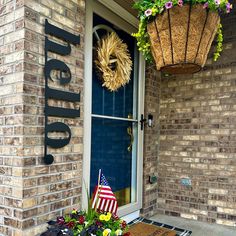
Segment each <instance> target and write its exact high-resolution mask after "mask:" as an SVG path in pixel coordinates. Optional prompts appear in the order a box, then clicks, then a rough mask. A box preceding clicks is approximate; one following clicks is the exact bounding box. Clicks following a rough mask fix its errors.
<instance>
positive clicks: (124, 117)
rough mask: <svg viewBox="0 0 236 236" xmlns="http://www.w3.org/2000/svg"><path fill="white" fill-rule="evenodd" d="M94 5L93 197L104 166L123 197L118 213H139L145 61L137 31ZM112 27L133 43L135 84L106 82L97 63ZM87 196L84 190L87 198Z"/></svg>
mask: <svg viewBox="0 0 236 236" xmlns="http://www.w3.org/2000/svg"><path fill="white" fill-rule="evenodd" d="M88 3H89V4H88V8H87V12H86V22H87V23H86V34H87V36H86V37H85V40H86V41H85V43H87V47H86V48H85V55H86V58H85V68H87V69H85V79H88V80H87V81H85V98H84V99H85V106H86V99H87V100H90V101H91V107H90V105H89V106H88V107H85V118H84V119H85V120H84V122H85V125H84V126H85V134H84V135H85V138H84V142H85V144H84V146H85V151H84V157H85V158H84V160H83V165H84V167H83V171H84V174H83V176H84V179H85V184H86V185H87V186H89V192H90V196H91V195H92V193H93V191H94V188H95V186H96V185H97V182H98V173H99V169H102V172H103V174H104V175H105V177H106V179H107V181H108V183H109V185H110V187H111V188H112V190H113V192H114V193H115V195H116V198H117V200H118V215H119V216H127V215H129V214H131V213H133V212H137V211H138V210H139V209H140V208H141V204H142V203H141V199H142V152H143V150H142V143H143V131H142V130H141V129H140V122H139V120H140V117H141V115H140V113H142V111H143V87H144V85H143V78H142V77H144V76H143V74H144V63H143V59H142V57H141V56H140V55H139V53H138V51H137V48H136V43H135V40H134V38H133V37H132V36H131V33H132V32H135V31H136V29H135V28H134V27H133V26H131V25H130V24H129V23H127V21H124V20H123V19H122V18H120V17H119V16H117V15H115V14H114V13H113V12H112V11H110V10H108V9H107V8H106V7H105V6H103V5H102V4H100V3H98V2H97V1H93V0H88ZM111 22H112V23H111ZM112 31H114V32H116V34H118V36H119V37H120V38H121V39H122V40H123V42H124V43H126V44H127V46H128V50H129V53H130V56H131V59H132V62H133V66H132V73H131V77H130V82H129V83H128V84H126V85H125V86H124V87H121V88H119V89H118V90H117V91H116V92H110V91H109V90H108V89H107V88H105V87H103V86H102V81H101V74H100V73H99V71H98V69H97V68H96V65H95V63H94V61H95V60H96V59H97V57H96V48H97V43H98V41H99V40H100V39H101V38H102V37H103V36H105V35H106V34H107V33H108V32H112ZM91 35H93V39H91ZM88 45H91V46H88ZM91 50H92V54H89V53H90V52H91ZM86 52H87V54H86ZM89 78H92V81H90V80H89ZM88 132H89V133H90V136H89V134H88ZM88 149H89V150H88ZM85 195H86V194H85V191H84V193H83V199H86V197H84V196H85ZM83 201H84V200H83ZM83 204H84V206H85V205H86V202H85V201H84V203H83Z"/></svg>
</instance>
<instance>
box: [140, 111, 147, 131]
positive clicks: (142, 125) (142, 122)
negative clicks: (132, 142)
mask: <svg viewBox="0 0 236 236" xmlns="http://www.w3.org/2000/svg"><path fill="white" fill-rule="evenodd" d="M145 122H146V119H145V118H144V115H143V114H141V120H140V124H141V130H143V127H144V124H145Z"/></svg>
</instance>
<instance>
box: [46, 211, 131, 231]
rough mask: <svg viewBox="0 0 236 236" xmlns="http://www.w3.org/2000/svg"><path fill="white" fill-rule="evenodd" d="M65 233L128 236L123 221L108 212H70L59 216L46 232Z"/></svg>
mask: <svg viewBox="0 0 236 236" xmlns="http://www.w3.org/2000/svg"><path fill="white" fill-rule="evenodd" d="M50 230H51V231H54V232H55V231H58V232H60V231H61V232H67V233H64V234H65V236H66V235H68V236H70V235H73V236H94V235H97V236H119V235H123V236H129V235H130V233H129V232H127V230H128V227H127V224H126V222H125V221H124V220H121V219H120V218H118V216H116V215H114V214H111V213H110V212H102V211H95V210H94V209H92V208H89V211H87V212H86V211H78V210H76V209H74V210H72V211H71V213H70V214H67V215H65V216H60V217H58V218H57V221H56V222H55V223H54V224H52V226H51V228H49V229H48V231H50Z"/></svg>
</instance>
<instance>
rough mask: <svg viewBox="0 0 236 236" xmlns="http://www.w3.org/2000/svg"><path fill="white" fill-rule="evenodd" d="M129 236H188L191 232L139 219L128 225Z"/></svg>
mask: <svg viewBox="0 0 236 236" xmlns="http://www.w3.org/2000/svg"><path fill="white" fill-rule="evenodd" d="M129 226H130V229H129V232H130V233H131V236H175V235H176V236H190V235H191V234H192V231H190V230H186V229H181V228H179V227H175V226H171V225H168V224H164V223H160V222H156V221H153V220H148V219H145V218H142V217H139V218H137V219H135V220H133V221H131V222H130V223H129Z"/></svg>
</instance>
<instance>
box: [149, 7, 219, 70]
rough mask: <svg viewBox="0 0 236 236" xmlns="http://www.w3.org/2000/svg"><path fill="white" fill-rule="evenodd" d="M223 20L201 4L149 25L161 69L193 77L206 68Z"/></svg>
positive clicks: (167, 14) (168, 12) (167, 13)
mask: <svg viewBox="0 0 236 236" xmlns="http://www.w3.org/2000/svg"><path fill="white" fill-rule="evenodd" d="M219 22H220V17H219V15H218V14H217V13H216V12H210V11H207V10H206V9H203V6H202V5H201V4H197V5H185V6H183V7H179V6H175V7H173V8H171V9H169V10H166V11H165V12H164V13H163V14H162V15H158V16H157V17H156V19H155V20H154V21H152V22H150V23H149V24H148V27H147V28H148V34H149V36H150V41H151V50H152V55H153V57H154V59H155V62H156V66H157V69H158V70H161V71H163V72H165V73H170V74H192V73H195V72H198V71H200V70H201V68H202V67H203V66H204V64H205V62H206V59H207V54H208V52H209V50H210V47H211V44H212V41H213V39H214V37H215V34H216V31H217V25H218V24H219Z"/></svg>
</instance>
